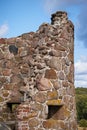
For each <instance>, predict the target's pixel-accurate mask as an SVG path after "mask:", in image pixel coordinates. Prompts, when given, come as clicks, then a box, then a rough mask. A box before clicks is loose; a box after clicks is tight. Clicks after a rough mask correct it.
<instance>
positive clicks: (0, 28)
mask: <svg viewBox="0 0 87 130" xmlns="http://www.w3.org/2000/svg"><path fill="white" fill-rule="evenodd" d="M8 29H9V27H8V25H7V24H3V25H1V26H0V37H3V36H4V35H5V34H6V33H7V32H8Z"/></svg>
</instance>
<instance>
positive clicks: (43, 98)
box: [34, 92, 46, 103]
mask: <svg viewBox="0 0 87 130" xmlns="http://www.w3.org/2000/svg"><path fill="white" fill-rule="evenodd" d="M34 98H35V101H36V102H39V103H44V102H45V101H46V95H45V94H44V93H43V92H38V93H36V95H35V97H34Z"/></svg>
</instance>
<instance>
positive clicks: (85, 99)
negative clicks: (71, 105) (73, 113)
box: [76, 88, 87, 127]
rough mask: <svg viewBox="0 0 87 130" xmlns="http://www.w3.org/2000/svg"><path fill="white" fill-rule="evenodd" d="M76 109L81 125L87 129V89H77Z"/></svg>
mask: <svg viewBox="0 0 87 130" xmlns="http://www.w3.org/2000/svg"><path fill="white" fill-rule="evenodd" d="M76 109H77V119H78V123H79V125H80V126H82V127H87V88H76Z"/></svg>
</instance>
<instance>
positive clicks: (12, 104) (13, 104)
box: [7, 103, 20, 113]
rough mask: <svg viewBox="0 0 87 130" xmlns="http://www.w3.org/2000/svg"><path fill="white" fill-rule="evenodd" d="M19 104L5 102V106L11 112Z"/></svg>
mask: <svg viewBox="0 0 87 130" xmlns="http://www.w3.org/2000/svg"><path fill="white" fill-rule="evenodd" d="M19 104H20V103H7V107H8V108H9V111H10V112H11V113H14V112H15V110H16V108H17V106H18V105H19Z"/></svg>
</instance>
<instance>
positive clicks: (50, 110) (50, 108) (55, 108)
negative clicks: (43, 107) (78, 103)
mask: <svg viewBox="0 0 87 130" xmlns="http://www.w3.org/2000/svg"><path fill="white" fill-rule="evenodd" d="M61 107H62V105H61V106H57V105H55V106H53V105H49V106H48V118H47V119H50V118H53V117H54V116H55V117H56V115H57V116H58V112H59V110H60V109H61ZM56 119H57V117H56Z"/></svg>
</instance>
